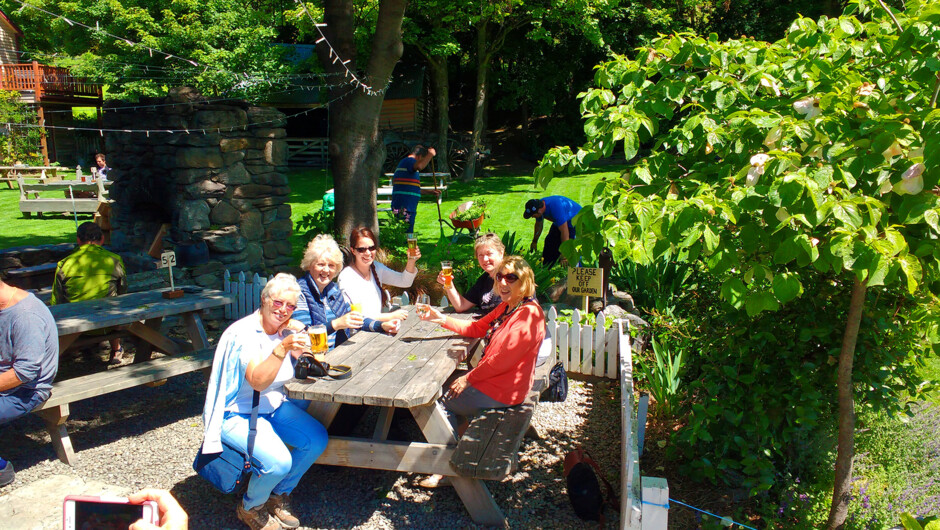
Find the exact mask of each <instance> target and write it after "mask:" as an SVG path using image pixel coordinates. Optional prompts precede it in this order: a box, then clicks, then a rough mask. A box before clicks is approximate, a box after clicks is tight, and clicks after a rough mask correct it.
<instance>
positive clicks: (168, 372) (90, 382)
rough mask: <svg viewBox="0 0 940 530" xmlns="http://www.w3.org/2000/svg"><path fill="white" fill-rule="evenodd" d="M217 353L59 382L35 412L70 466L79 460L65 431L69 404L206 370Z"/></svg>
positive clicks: (209, 351) (166, 359)
mask: <svg viewBox="0 0 940 530" xmlns="http://www.w3.org/2000/svg"><path fill="white" fill-rule="evenodd" d="M214 353H215V350H214V349H212V348H206V349H202V350H199V351H196V352H193V353H189V354H186V355H180V356H172V357H161V358H158V359H151V360H149V361H147V362H144V363H140V364H131V365H127V366H121V367H118V368H112V369H111V370H106V371H103V372H96V373H93V374H88V375H84V376H81V377H75V378H72V379H66V380H64V381H56V382H55V383H53V384H52V395H51V396H50V397H49V399H48V400H46V402H45V403H43V404H42V405H40V406H38V407H36V408H35V409H33V412H34V413H36V414H37V415H39V416H40V417H41V418H42V419H43V421H45V423H46V430H47V431H49V436H50V437H52V445H53V447H54V448H55V452H56V455H57V456H58V457H59V460H61V461H62V462H64V463H66V464H68V465H70V466H71V465H74V464H75V461H76V460H75V450H74V449H73V448H72V441H71V440H70V439H69V433H68V430H67V429H66V428H65V422H66V420H68V417H69V405H70V404H72V403H75V402H76V401H81V400H83V399H88V398H93V397H96V396H101V395H104V394H109V393H111V392H117V391H119V390H125V389H128V388H133V387H137V386H140V385H144V384H147V383H154V382H157V381H162V380H166V379H169V378H170V377H174V376H177V375H182V374H188V373H190V372H194V371H196V370H203V369H207V368H209V367H211V366H212V357H213V355H214Z"/></svg>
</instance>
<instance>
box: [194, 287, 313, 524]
mask: <svg viewBox="0 0 940 530" xmlns="http://www.w3.org/2000/svg"><path fill="white" fill-rule="evenodd" d="M299 297H300V286H299V285H298V284H297V279H296V278H294V277H293V276H291V275H290V274H284V273H281V274H277V275H276V276H274V278H271V280H269V281H268V283H267V285H265V286H264V289H263V290H262V291H261V307H260V308H259V309H258V310H257V311H255V312H254V313H252V314H250V315H248V316H246V317H245V318H242V319H241V320H238V321H236V322H235V323H233V324H232V325H230V326H229V327H228V329H226V330H225V333H223V334H222V338H221V339H219V345H218V347H217V348H216V351H215V359H214V360H213V364H212V375H211V377H210V378H209V388H208V392H207V394H206V404H205V407H204V409H203V421H204V424H205V433H204V440H203V444H202V453H203V454H214V453H220V452H222V442H223V441H224V442H225V443H226V444H227V445H228V446H230V447H232V448H235V449H237V450H239V451H240V452H242V454H247V452H248V431H249V420H250V418H251V410H252V400H253V397H254V393H255V391H257V392H258V393H259V394H260V399H259V402H258V418H257V425H256V427H257V435H256V439H255V444H254V450H253V453H252V455H251V460H252V463H253V464H254V466H253V471H252V474H251V479H250V480H249V481H248V489H247V491H246V492H245V495H244V497H242V500H241V502H240V503H239V504H238V508H237V514H238V518H239V519H240V520H241V521H242V522H244V523H245V524H247V525H248V527H249V528H251V529H252V530H278V529H280V528H281V525H283V526H285V527H288V528H296V527H298V526H300V521H299V520H298V519H297V517H296V516H294V515H293V510H292V509H291V506H290V499H289V496H290V493H291V491H293V489H294V487H296V486H297V483H298V482H299V481H300V478H301V477H302V476H303V474H304V473H306V472H307V469H309V468H310V466H311V465H312V464H313V463H314V461H316V459H317V458H318V457H319V456H320V454H321V453H322V452H323V450H324V449H325V448H326V442H327V433H326V429H324V428H323V425H321V424H320V423H319V422H318V421H317V420H315V419H314V418H313V417H312V416H310V415H309V414H307V412H306V403H305V402H303V401H299V400H291V399H288V397H287V394H286V393H285V391H284V383H286V382H287V381H289V380H290V379H291V378H292V377H293V376H294V366H293V359H296V358H297V357H298V356H299V355H300V354H301V353H302V352H303V351H304V350H306V351H309V350H310V339H309V337H308V336H307V334H306V333H293V331H297V330H301V329H303V324H301V323H299V322H297V321H296V320H292V319H291V315H292V314H293V312H294V310H295V309H296V307H297V303H298V298H299Z"/></svg>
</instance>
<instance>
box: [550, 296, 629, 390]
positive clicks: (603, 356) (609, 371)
mask: <svg viewBox="0 0 940 530" xmlns="http://www.w3.org/2000/svg"><path fill="white" fill-rule="evenodd" d="M606 320H607V317H606V316H605V315H604V312H603V311H602V312H600V313H598V314H597V319H596V324H595V325H594V327H591V326H582V325H581V311H580V310H578V309H575V310H574V311H573V312H572V315H571V324H569V323H567V322H558V311H557V310H556V309H555V308H554V307H550V308H549V309H548V313H547V314H546V315H545V326H546V328H547V329H548V331H549V332H550V333H551V336H552V341H553V343H554V345H555V349H556V351H557V355H558V360H560V361H561V364H562V366H564V368H565V371H566V372H568V373H572V374H583V375H593V376H597V377H606V378H608V379H617V370H618V342H617V340H618V333H617V328H616V326H612V327H611V328H610V329H605V327H604V325H605V321H606Z"/></svg>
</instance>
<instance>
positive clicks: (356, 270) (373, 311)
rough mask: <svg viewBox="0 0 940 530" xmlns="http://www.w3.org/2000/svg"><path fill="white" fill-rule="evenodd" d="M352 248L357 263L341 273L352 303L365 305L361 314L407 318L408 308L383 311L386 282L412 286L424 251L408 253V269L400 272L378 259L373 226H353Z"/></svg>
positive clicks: (381, 318)
mask: <svg viewBox="0 0 940 530" xmlns="http://www.w3.org/2000/svg"><path fill="white" fill-rule="evenodd" d="M349 247H350V248H351V249H352V251H353V256H354V259H353V262H352V263H351V264H350V265H349V266H347V267H346V268H345V269H343V272H341V273H339V279H338V280H337V282H338V283H339V287H340V289H342V290H343V293H345V295H346V298H347V299H348V300H349V302H350V303H353V304H362V311H361V313H362V314H363V315H365V316H367V317H369V318H372V319H374V320H378V321H380V322H389V321H391V320H395V319H398V320H404V319H405V318H408V312H407V311H405V310H404V309H399V310H398V311H393V312H391V313H383V312H382V306H383V305H384V304H385V302H387V300H385V299H384V297H385V289H383V288H382V285H383V284H387V285H393V286H395V287H411V283H412V282H414V279H415V275H417V274H418V268H417V266H415V262H416V261H418V258H420V257H421V250H418V251H417V252H415V254H414V255H413V256H412V255H409V256H408V263H407V264H406V265H405V270H404V271H402V272H396V271H393V270H392V269H390V268H388V267H386V266H385V265H383V264H381V263H379V262H377V261H375V255H376V253H377V252H378V249H379V247H378V240H377V239H376V237H375V234H374V233H373V232H372V230H371V229H369V228H367V227H359V228H356V229H353V231H352V233H351V234H350V235H349Z"/></svg>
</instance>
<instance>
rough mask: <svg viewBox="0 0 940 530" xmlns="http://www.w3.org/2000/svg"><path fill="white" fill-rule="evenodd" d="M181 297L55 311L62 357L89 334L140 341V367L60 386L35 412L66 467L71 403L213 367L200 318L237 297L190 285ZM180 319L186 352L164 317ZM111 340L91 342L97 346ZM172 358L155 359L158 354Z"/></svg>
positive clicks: (131, 298) (116, 299) (113, 300)
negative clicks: (111, 333) (112, 333)
mask: <svg viewBox="0 0 940 530" xmlns="http://www.w3.org/2000/svg"><path fill="white" fill-rule="evenodd" d="M183 289H184V294H183V296H182V297H179V298H171V299H166V298H163V296H162V290H160V291H143V292H137V293H127V294H122V295H120V296H111V297H107V298H98V299H95V300H84V301H81V302H71V303H68V304H60V305H54V306H51V307H50V308H49V311H50V312H51V313H52V317H53V318H54V319H55V322H56V328H57V330H58V333H59V353H60V355H61V354H62V353H64V352H66V351H67V350H68V349H69V348H70V347H71V346H73V345H76V344H80V343H81V340H80V339H79V337H80V336H81V335H82V333H84V332H87V331H96V330H102V329H109V328H117V332H118V333H124V332H127V333H130V334H132V335H134V336H135V337H136V338H137V339H138V340H137V352H136V353H135V354H134V363H133V364H131V365H129V366H122V367H119V368H113V369H111V370H107V371H104V372H99V373H94V374H89V375H86V376H81V377H77V378H74V379H67V380H64V381H56V382H55V383H53V385H52V396H51V397H50V398H49V400H47V401H46V402H45V403H43V404H42V405H41V406H40V407H38V408H37V409H35V411H34V412H36V413H37V414H39V415H40V416H41V417H42V418H43V419H44V420H45V422H46V428H47V429H48V430H49V434H50V435H51V436H52V442H53V444H54V446H55V450H56V454H57V455H58V457H59V459H60V460H62V461H63V462H65V463H66V464H69V465H71V464H73V463H74V462H75V453H74V450H73V449H72V444H71V442H70V441H69V437H68V431H66V429H65V421H66V420H67V419H68V416H69V404H71V403H74V402H76V401H80V400H82V399H88V398H90V397H95V396H100V395H103V394H107V393H110V392H116V391H118V390H124V389H126V388H132V387H135V386H140V385H143V384H147V383H153V382H156V381H160V380H164V379H167V378H170V377H173V376H177V375H181V374H185V373H189V372H192V371H195V370H201V369H204V368H208V367H209V366H211V365H212V356H213V351H214V350H213V349H212V348H210V347H209V341H208V338H207V337H206V330H205V328H204V327H203V324H202V318H201V317H200V316H199V313H200V312H201V311H202V310H203V309H209V308H213V307H221V306H223V305H227V304H230V303H231V302H232V300H233V299H234V297H233V296H232V295H231V294H229V293H223V292H221V291H217V290H214V289H205V288H201V287H191V286H186V287H184V288H183ZM170 315H180V316H181V317H182V319H183V323H184V324H185V326H186V333H187V335H188V338H189V341H190V344H188V345H186V346H185V347H186V348H188V349H189V350H190V351H188V352H184V351H183V348H181V347H180V345H179V344H178V343H177V342H176V341H175V340H172V339H171V338H170V337H168V336H166V335H165V334H163V333H161V332H160V327H161V324H162V322H163V318H164V317H166V316H170ZM107 337H108V336H100V335H96V336H93V337H91V340H92V341H94V342H97V341H100V340H104V339H106V338H107ZM154 349H156V350H158V351H161V352H163V353H165V354H167V357H161V358H157V359H152V360H151V355H152V353H153V350H154Z"/></svg>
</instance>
